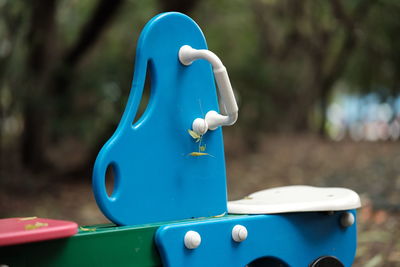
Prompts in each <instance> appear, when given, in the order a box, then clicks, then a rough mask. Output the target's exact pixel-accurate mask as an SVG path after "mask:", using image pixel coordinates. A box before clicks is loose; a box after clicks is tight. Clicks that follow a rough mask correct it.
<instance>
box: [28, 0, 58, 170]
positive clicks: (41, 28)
mask: <svg viewBox="0 0 400 267" xmlns="http://www.w3.org/2000/svg"><path fill="white" fill-rule="evenodd" d="M30 5H31V6H30V11H31V14H30V16H31V17H30V20H31V23H30V29H29V32H28V36H27V42H28V47H29V51H28V58H27V70H26V72H27V76H28V80H30V82H29V83H28V84H29V85H30V86H31V87H30V88H27V89H26V91H25V99H24V109H23V116H24V132H23V135H22V142H21V154H22V161H23V163H24V165H25V166H27V167H29V168H32V169H36V168H40V167H41V166H42V165H44V162H45V157H44V153H45V150H44V148H45V139H46V137H45V128H46V127H47V125H46V124H47V120H46V116H47V114H46V109H47V107H44V106H43V105H41V104H40V103H41V102H40V101H39V100H40V99H39V98H41V97H45V96H44V95H43V94H44V92H45V90H44V88H45V86H46V83H47V79H48V77H47V75H48V73H49V71H50V61H51V60H52V55H51V54H50V53H51V51H53V48H52V43H53V40H54V39H55V38H54V37H55V15H56V14H55V13H56V1H54V0H43V1H32V2H30Z"/></svg>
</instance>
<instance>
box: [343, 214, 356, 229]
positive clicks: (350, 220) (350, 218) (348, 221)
mask: <svg viewBox="0 0 400 267" xmlns="http://www.w3.org/2000/svg"><path fill="white" fill-rule="evenodd" d="M355 221H356V218H354V215H353V213H351V212H345V213H343V214H342V216H341V217H340V224H341V225H342V226H343V227H350V226H352V225H353V224H354V222H355Z"/></svg>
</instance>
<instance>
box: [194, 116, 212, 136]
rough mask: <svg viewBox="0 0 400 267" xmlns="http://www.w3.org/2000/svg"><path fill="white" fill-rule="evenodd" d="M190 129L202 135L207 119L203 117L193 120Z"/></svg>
mask: <svg viewBox="0 0 400 267" xmlns="http://www.w3.org/2000/svg"><path fill="white" fill-rule="evenodd" d="M192 129H193V131H195V132H196V133H197V134H199V135H203V134H205V133H206V132H207V130H208V124H207V121H206V120H204V119H200V118H197V119H195V120H194V121H193V124H192Z"/></svg>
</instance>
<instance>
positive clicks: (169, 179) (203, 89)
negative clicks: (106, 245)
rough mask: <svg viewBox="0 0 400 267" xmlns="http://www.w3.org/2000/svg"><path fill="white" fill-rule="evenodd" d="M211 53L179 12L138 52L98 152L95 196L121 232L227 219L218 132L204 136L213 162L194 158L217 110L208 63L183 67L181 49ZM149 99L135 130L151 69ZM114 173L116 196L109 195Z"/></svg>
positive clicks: (153, 28)
mask: <svg viewBox="0 0 400 267" xmlns="http://www.w3.org/2000/svg"><path fill="white" fill-rule="evenodd" d="M183 45H190V46H191V47H194V48H196V49H207V45H206V41H205V39H204V36H203V34H202V32H201V30H200V28H199V27H198V26H197V24H196V23H195V22H194V21H193V20H192V19H190V18H189V17H187V16H185V15H183V14H180V13H164V14H161V15H158V16H156V17H155V18H153V19H152V20H151V21H150V22H149V23H148V24H147V25H146V27H145V28H144V29H143V31H142V33H141V35H140V38H139V42H138V46H137V52H136V62H135V72H134V78H133V83H132V89H131V93H130V96H129V100H128V103H127V105H126V109H125V112H124V115H123V117H122V119H121V121H120V123H119V125H118V128H117V130H116V132H115V133H114V135H113V136H112V137H111V138H110V140H108V142H107V143H106V144H105V145H104V147H103V148H102V149H101V151H100V153H99V155H98V157H97V159H96V162H95V166H94V170H93V191H94V195H95V198H96V201H97V203H98V205H99V207H100V209H101V210H102V211H103V213H104V214H105V215H106V216H107V217H108V218H109V219H110V220H111V221H113V222H115V223H117V224H120V225H135V224H142V223H151V222H160V221H170V220H179V219H185V218H192V217H208V216H214V215H220V214H223V213H225V212H226V210H227V208H226V205H227V197H226V179H225V160H224V149H223V140H222V132H221V129H217V130H215V131H212V132H209V133H207V134H206V135H204V136H203V139H202V143H203V144H205V145H206V148H207V150H206V151H204V152H205V153H208V155H202V156H198V155H197V154H194V155H195V156H192V155H190V153H192V152H198V151H199V144H198V143H196V142H195V140H194V139H193V138H192V137H191V136H190V135H189V134H188V132H187V130H188V129H191V127H192V122H193V121H194V119H196V118H198V117H204V115H205V114H204V113H203V112H204V111H208V110H217V111H218V102H217V92H216V88H215V82H214V76H213V72H212V69H211V65H210V63H209V62H207V61H205V60H198V61H196V62H193V64H191V65H190V66H184V65H183V64H181V63H180V61H179V58H178V52H179V49H180V48H181V47H182V46H183ZM147 69H148V70H149V74H150V77H151V96H150V100H149V104H148V106H147V108H146V111H145V112H144V114H143V116H142V117H141V118H140V119H139V120H138V121H137V122H136V123H135V124H134V125H132V122H133V120H134V117H135V115H136V112H137V109H138V106H139V102H140V100H141V97H142V92H143V86H144V83H145V77H146V70H147ZM111 165H112V166H113V167H114V170H115V173H116V174H115V176H116V177H115V182H114V184H115V186H114V191H113V194H112V195H111V196H108V195H107V192H106V188H105V174H106V169H107V168H108V167H109V166H111Z"/></svg>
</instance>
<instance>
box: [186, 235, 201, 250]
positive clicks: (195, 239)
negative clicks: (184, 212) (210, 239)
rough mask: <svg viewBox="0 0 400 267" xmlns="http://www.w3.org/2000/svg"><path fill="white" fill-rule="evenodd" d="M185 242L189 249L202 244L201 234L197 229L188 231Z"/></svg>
mask: <svg viewBox="0 0 400 267" xmlns="http://www.w3.org/2000/svg"><path fill="white" fill-rule="evenodd" d="M184 242H185V247H186V248H187V249H195V248H197V247H199V246H200V244H201V236H200V234H199V233H198V232H196V231H188V232H187V233H186V234H185V240H184Z"/></svg>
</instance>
